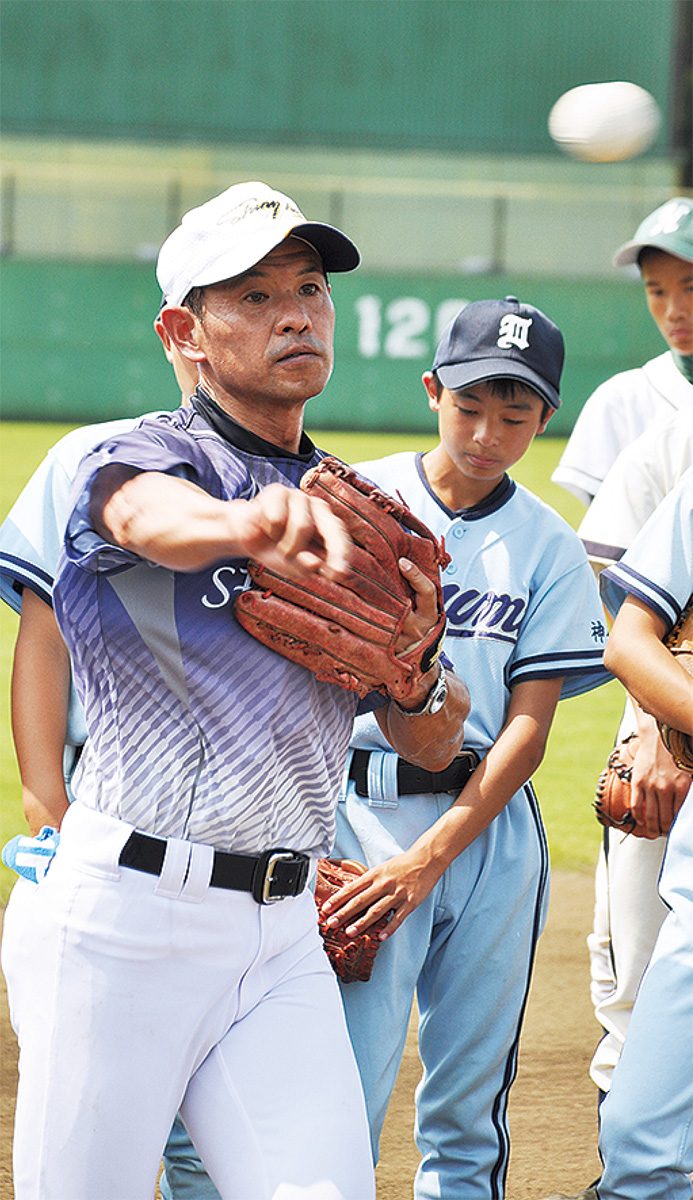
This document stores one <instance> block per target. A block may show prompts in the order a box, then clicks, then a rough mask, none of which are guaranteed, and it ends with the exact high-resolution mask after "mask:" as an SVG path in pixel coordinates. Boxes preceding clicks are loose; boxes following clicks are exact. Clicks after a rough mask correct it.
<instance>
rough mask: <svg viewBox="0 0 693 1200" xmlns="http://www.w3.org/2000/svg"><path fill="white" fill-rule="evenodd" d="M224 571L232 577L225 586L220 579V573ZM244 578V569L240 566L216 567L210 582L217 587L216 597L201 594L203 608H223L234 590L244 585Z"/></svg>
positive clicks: (236, 590)
mask: <svg viewBox="0 0 693 1200" xmlns="http://www.w3.org/2000/svg"><path fill="white" fill-rule="evenodd" d="M224 571H227V572H228V573H229V575H230V576H231V577H232V578H231V579H230V580H229V587H227V586H226V584H225V583H224V581H223V579H222V574H223V573H224ZM245 579H246V574H245V571H242V570H241V569H240V567H230V566H223V567H217V569H216V571H215V572H214V574H213V575H212V583H213V584H214V586H215V587H216V589H217V592H218V598H215V599H210V597H209V596H207V595H205V596H203V597H202V603H203V604H204V606H205V608H223V607H224V605H225V604H228V603H229V600H231V599H232V598H233V597H234V595H235V593H236V592H240V591H242V589H243V587H244V586H245Z"/></svg>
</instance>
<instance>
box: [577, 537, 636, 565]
mask: <svg viewBox="0 0 693 1200" xmlns="http://www.w3.org/2000/svg"><path fill="white" fill-rule="evenodd" d="M582 544H583V546H584V547H585V550H586V551H587V554H588V555H589V557H590V558H598V559H600V561H603V562H613V563H615V562H618V561H619V560H620V559H621V558H623V555H624V554H625V552H626V547H625V546H608V545H607V544H606V542H591V541H589V540H588V539H587V538H582Z"/></svg>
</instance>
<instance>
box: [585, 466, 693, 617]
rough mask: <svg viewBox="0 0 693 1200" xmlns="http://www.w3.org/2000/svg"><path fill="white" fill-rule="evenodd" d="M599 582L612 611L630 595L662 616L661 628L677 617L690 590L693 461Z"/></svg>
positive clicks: (692, 572)
mask: <svg viewBox="0 0 693 1200" xmlns="http://www.w3.org/2000/svg"><path fill="white" fill-rule="evenodd" d="M599 584H600V589H601V593H602V599H603V600H604V604H605V605H606V607H607V608H608V610H609V612H610V613H612V614H613V615H614V616H615V615H616V613H617V612H618V610H619V608H620V607H621V604H622V603H623V601H624V600H625V598H626V596H627V595H632V596H636V597H637V599H638V600H642V602H643V604H646V605H647V606H648V608H651V609H652V610H653V611H654V612H656V613H657V615H658V616H659V617H661V619H662V620H663V621H664V624H665V626H666V632H668V631H669V630H670V629H671V627H672V625H674V624H675V623H676V621H677V620H678V618H679V616H680V615H681V610H682V609H683V608H685V606H686V604H687V603H688V599H689V597H690V595H691V592H692V591H693V467H689V469H688V470H687V471H686V472H685V473H684V474H683V475H682V476H681V478H680V480H679V482H678V484H677V485H676V486H675V487H674V488H673V490H672V491H670V492H669V494H668V495H667V496H665V497H664V499H663V500H662V501H661V503H660V504H659V505H658V507H657V508H656V509H655V511H654V512H653V514H652V516H651V517H650V518H649V520H648V521H647V522H646V523H645V525H644V526H643V528H642V529H641V530H640V533H639V534H638V535H637V537H636V538H635V539H634V541H633V542H632V543H631V546H630V547H629V549H628V550H627V551H626V553H625V554H624V556H623V558H621V559H620V561H619V562H617V563H614V565H613V566H611V567H609V568H608V569H607V570H606V571H603V572H602V574H601V575H600V577H599Z"/></svg>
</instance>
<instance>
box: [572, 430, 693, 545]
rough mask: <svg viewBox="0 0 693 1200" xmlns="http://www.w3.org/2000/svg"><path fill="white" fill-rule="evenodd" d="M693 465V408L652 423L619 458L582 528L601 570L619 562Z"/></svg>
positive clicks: (584, 537) (583, 536)
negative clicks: (605, 566) (601, 567)
mask: <svg viewBox="0 0 693 1200" xmlns="http://www.w3.org/2000/svg"><path fill="white" fill-rule="evenodd" d="M691 466H693V409H692V410H688V409H684V410H683V411H681V412H677V413H676V415H675V416H673V417H670V418H668V419H667V420H665V421H657V422H653V424H652V425H651V426H650V428H649V429H647V430H646V431H645V433H642V434H641V435H640V437H639V438H636V440H635V441H634V442H633V443H632V444H631V445H630V446H626V448H625V450H622V451H621V453H620V454H619V456H618V458H617V459H616V462H615V463H614V465H613V467H612V468H611V470H610V471H609V473H608V475H607V476H606V479H605V480H604V482H603V484H602V486H601V487H600V489H599V491H598V493H597V495H596V496H595V498H594V500H593V501H592V503H591V504H590V507H589V508H588V510H587V513H586V514H585V516H584V518H583V520H582V522H581V524H580V528H579V529H578V534H579V536H580V538H581V539H582V542H583V544H584V546H585V549H586V550H587V553H588V555H589V557H590V559H591V560H592V562H593V563H594V564H595V566H596V567H599V566H604V565H606V564H608V563H613V562H618V560H619V559H620V558H621V557H622V556H623V554H624V553H625V550H626V548H627V547H628V546H630V544H631V542H632V541H633V540H634V538H635V537H636V535H637V534H638V533H639V532H640V530H641V529H642V527H643V525H644V524H645V522H646V521H647V520H649V518H650V517H651V516H652V513H653V512H654V510H655V509H656V507H657V505H658V504H660V503H661V501H662V500H663V499H664V497H665V496H666V495H668V493H669V492H670V491H671V490H672V488H673V487H674V486H675V485H676V483H678V481H679V479H680V478H681V476H682V475H683V474H684V472H685V471H687V470H688V468H689V467H691Z"/></svg>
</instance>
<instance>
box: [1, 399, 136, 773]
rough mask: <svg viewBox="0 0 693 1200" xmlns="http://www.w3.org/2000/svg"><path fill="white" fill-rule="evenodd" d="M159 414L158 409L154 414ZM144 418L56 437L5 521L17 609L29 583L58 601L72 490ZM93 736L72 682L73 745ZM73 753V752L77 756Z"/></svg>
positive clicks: (10, 589) (6, 561)
mask: <svg viewBox="0 0 693 1200" xmlns="http://www.w3.org/2000/svg"><path fill="white" fill-rule="evenodd" d="M148 415H149V416H151V417H155V416H156V415H157V414H156V413H150V414H148ZM139 420H140V418H132V417H129V418H125V419H122V420H118V421H104V422H101V423H100V424H96V425H83V426H80V428H79V429H73V430H72V431H71V432H70V433H67V434H66V435H65V437H62V438H61V439H60V441H59V442H56V444H55V446H53V447H52V448H51V449H50V450H49V451H48V454H47V455H46V457H45V458H44V459H43V461H42V463H41V464H40V466H39V467H37V469H36V471H34V474H33V475H32V476H31V479H30V480H29V481H28V483H27V484H26V486H25V487H24V488H23V490H22V491H21V492H20V494H19V496H18V497H17V500H16V501H15V503H14V504H13V505H12V508H11V509H10V511H9V513H8V514H7V516H6V517H5V520H4V521H3V523H2V525H0V599H2V600H4V601H5V603H6V604H9V606H10V608H13V609H14V610H15V612H19V611H20V610H21V607H22V590H23V589H24V588H25V587H27V588H29V589H30V590H31V591H32V592H35V593H36V595H37V596H40V597H41V598H42V599H43V600H45V601H46V603H47V604H50V605H52V603H53V581H54V579H55V572H56V570H57V566H58V558H59V556H60V551H61V549H62V545H63V538H64V536H65V526H66V524H67V518H68V514H69V512H70V503H69V498H70V489H71V487H72V484H73V481H74V478H75V475H76V473H77V468H78V466H79V464H80V462H81V460H82V458H83V457H84V455H85V454H87V453H88V452H89V451H90V450H93V449H94V447H95V446H97V445H99V444H100V443H101V442H103V441H105V440H106V439H107V438H110V437H115V435H116V434H120V433H124V432H127V431H128V430H130V429H133V428H134V426H135V425H136V424H137V423H138V421H139ZM86 736H87V730H86V725H85V723H84V714H83V712H82V706H81V704H80V703H79V700H78V698H77V693H76V691H75V688H74V685H73V684H71V687H70V704H69V712H68V721H67V743H68V746H81V745H82V743H83V742H84V740H85V738H86ZM71 758H72V756H70V761H71Z"/></svg>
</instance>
